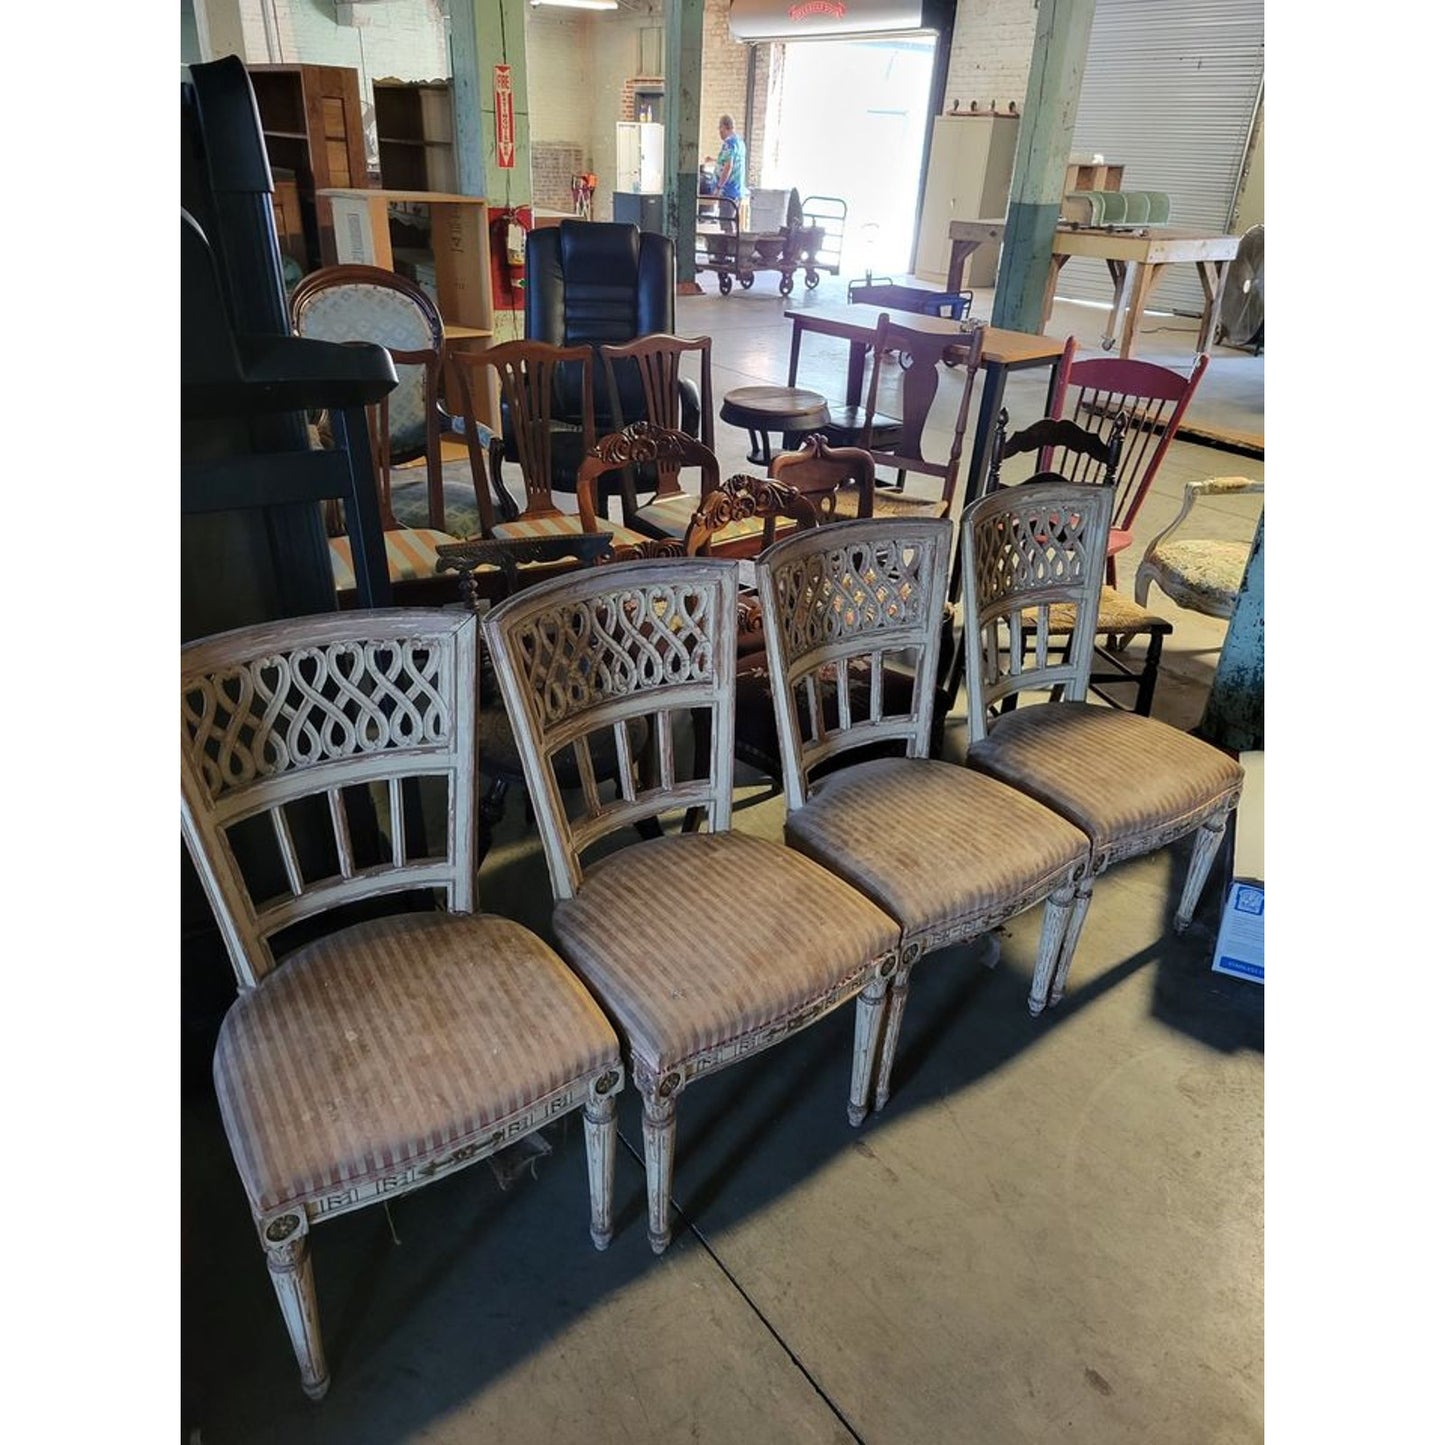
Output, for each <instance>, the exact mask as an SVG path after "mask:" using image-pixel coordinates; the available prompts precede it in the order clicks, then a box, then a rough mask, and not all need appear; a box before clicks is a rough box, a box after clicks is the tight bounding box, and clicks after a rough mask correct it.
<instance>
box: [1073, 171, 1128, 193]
mask: <svg viewBox="0 0 1445 1445" xmlns="http://www.w3.org/2000/svg"><path fill="white" fill-rule="evenodd" d="M1123 189H1124V167H1123V166H1113V165H1108V164H1105V165H1100V166H1095V165H1070V166H1068V167H1066V168H1065V170H1064V194H1065V195H1066V196H1067V195H1068V194H1069V192H1070V191H1122V190H1123Z"/></svg>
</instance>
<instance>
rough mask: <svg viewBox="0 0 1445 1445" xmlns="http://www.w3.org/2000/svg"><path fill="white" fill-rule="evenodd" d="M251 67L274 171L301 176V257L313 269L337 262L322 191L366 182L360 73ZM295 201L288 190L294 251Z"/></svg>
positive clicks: (342, 68) (300, 67)
mask: <svg viewBox="0 0 1445 1445" xmlns="http://www.w3.org/2000/svg"><path fill="white" fill-rule="evenodd" d="M246 70H247V73H248V74H249V75H250V77H251V89H252V90H253V91H254V92H255V95H256V109H257V110H258V111H259V112H260V115H261V131H262V134H263V135H264V137H265V141H266V155H267V157H268V159H269V160H270V162H271V170H272V172H273V173H275V172H286V173H288V178H289V179H291V180H294V182H295V188H296V199H295V203H296V204H299V208H300V219H301V223H302V228H303V233H304V237H305V245H304V251H305V254H304V255H297V256H296V257H295V259H296V260H298V261H300V262H301V263H302V266H303V269H306V270H311V269H313V268H314V267H316V266H321V265H331V264H333V263H334V262H335V261H336V238H335V235H334V234H333V232H332V230H331V227H330V224H329V215H328V216H323V215H322V214H321V213H320V210H319V209H318V207H317V205H316V196H317V193H318V192H319V191H322V190H326V189H329V188H334V187H350V186H365V185H366V147H365V145H364V143H363V141H362V128H361V85H360V81H359V78H358V76H357V72H356V71H355V70H351V69H348V68H347V67H346V66H343V65H248V66H247V67H246ZM291 204H292V203H291V201H290V198H289V196H288V197H287V198H286V200H285V201H283V202H281V203H280V209H281V211H282V215H283V217H284V219H285V221H286V224H287V226H288V231H287V235H288V236H289V237H290V238H291V239H290V241H289V242H288V250H291V248H292V247H294V246H295V239H294V238H295V230H294V219H293V217H292V215H290V214H289V213H288V212H287V207H288V206H289V205H291ZM321 209H324V208H321ZM278 234H279V228H278ZM291 254H293V255H294V254H295V252H294V250H291Z"/></svg>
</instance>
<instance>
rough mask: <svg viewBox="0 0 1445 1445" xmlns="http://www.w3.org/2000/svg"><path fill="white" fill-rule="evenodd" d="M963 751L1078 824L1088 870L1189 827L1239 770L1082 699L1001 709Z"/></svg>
mask: <svg viewBox="0 0 1445 1445" xmlns="http://www.w3.org/2000/svg"><path fill="white" fill-rule="evenodd" d="M967 761H968V766H969V767H971V768H977V769H979V770H981V771H983V772H986V773H988V774H989V775H990V776H991V777H995V778H997V779H998V780H999V781H1000V782H1004V783H1007V784H1008V785H1009V786H1010V787H1014V788H1018V789H1019V790H1020V791H1021V792H1025V793H1028V794H1029V796H1030V797H1033V798H1036V799H1038V801H1039V802H1041V803H1044V804H1046V805H1047V806H1048V807H1050V808H1052V809H1053V810H1054V811H1055V812H1057V813H1060V814H1062V815H1063V816H1064V817H1065V818H1067V819H1068V820H1069V821H1070V822H1071V823H1074V824H1075V825H1076V826H1077V827H1079V828H1082V829H1083V831H1084V832H1085V833H1087V834H1088V835H1089V842H1090V844H1091V846H1092V848H1093V859H1092V861H1091V864H1090V867H1091V868H1092V870H1093V871H1094V872H1098V871H1099V870H1100V869H1101V868H1105V867H1107V866H1108V865H1109V864H1110V863H1114V862H1117V861H1118V860H1119V859H1121V858H1132V857H1133V856H1134V855H1135V854H1138V853H1148V852H1151V851H1153V850H1154V849H1155V848H1160V847H1163V845H1164V844H1165V843H1168V842H1171V841H1172V840H1173V839H1175V838H1180V837H1183V836H1184V834H1186V833H1189V832H1192V831H1193V830H1194V829H1195V828H1196V827H1198V826H1199V824H1200V823H1202V822H1203V821H1204V819H1205V818H1207V817H1208V816H1209V815H1210V814H1211V813H1213V812H1214V811H1215V810H1216V809H1218V808H1219V807H1221V806H1222V805H1224V804H1225V803H1229V802H1232V801H1237V799H1238V797H1239V789H1240V786H1241V784H1242V782H1243V780H1244V771H1243V769H1242V768H1241V767H1240V766H1239V764H1238V763H1237V762H1235V761H1234V759H1233V758H1231V757H1230V756H1229V755H1228V754H1227V753H1222V752H1220V751H1219V749H1218V748H1214V747H1211V746H1210V745H1209V744H1208V743H1205V742H1201V741H1200V740H1199V739H1198V738H1192V737H1190V736H1189V734H1188V733H1185V732H1181V731H1180V730H1179V729H1178V728H1176V727H1171V726H1170V725H1169V724H1168V723H1165V722H1160V721H1159V720H1158V719H1157V718H1147V717H1138V716H1136V715H1135V714H1134V713H1131V712H1120V711H1119V710H1118V709H1116V708H1111V707H1095V706H1093V705H1091V704H1089V703H1086V702H1048V703H1036V704H1034V705H1033V706H1030V707H1020V708H1018V709H1017V710H1016V711H1014V712H1007V713H1004V714H1003V715H1002V716H1001V717H1000V718H999V719H998V720H997V722H995V723H994V725H993V728H992V731H990V733H989V735H988V737H987V738H985V739H984V740H983V741H981V742H977V743H974V744H973V745H972V746H971V747H970V748H969V750H968V759H967Z"/></svg>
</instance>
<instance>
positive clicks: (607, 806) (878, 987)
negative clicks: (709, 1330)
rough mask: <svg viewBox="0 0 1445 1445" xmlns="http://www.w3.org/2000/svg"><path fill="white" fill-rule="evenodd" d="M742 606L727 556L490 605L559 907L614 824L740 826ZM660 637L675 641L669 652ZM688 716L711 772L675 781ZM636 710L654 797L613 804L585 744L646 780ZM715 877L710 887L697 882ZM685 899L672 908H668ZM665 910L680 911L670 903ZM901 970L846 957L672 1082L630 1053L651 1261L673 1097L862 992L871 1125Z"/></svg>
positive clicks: (664, 1191) (607, 575)
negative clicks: (562, 778) (680, 732)
mask: <svg viewBox="0 0 1445 1445" xmlns="http://www.w3.org/2000/svg"><path fill="white" fill-rule="evenodd" d="M737 603H738V576H737V567H736V566H735V565H734V564H733V563H731V562H729V561H727V560H725V559H719V558H706V557H692V558H688V559H686V560H677V561H674V560H666V561H661V562H658V561H644V562H633V563H622V564H618V565H615V566H612V567H606V568H603V569H600V571H595V572H590V573H586V574H577V575H575V576H572V577H564V578H559V579H558V580H557V581H555V582H550V583H543V584H541V585H540V586H537V587H533V588H529V589H528V590H527V591H525V592H523V593H521V594H519V595H518V596H516V597H514V598H512V599H510V600H509V601H507V602H505V603H502V604H501V605H499V606H497V607H494V608H493V609H492V610H491V611H489V612H488V613H487V615H486V617H485V618H484V619H483V620H482V631H483V635H484V636H485V638H486V641H487V645H488V647H489V648H490V650H491V654H492V659H493V664H494V666H495V667H496V671H497V677H498V681H499V682H500V684H501V687H502V694H503V697H504V698H505V699H506V703H507V709H508V712H509V714H510V715H511V719H512V726H513V728H514V729H515V731H516V734H517V737H518V740H519V741H520V742H521V743H522V757H523V762H524V765H525V767H526V772H527V785H528V788H529V790H530V792H531V795H532V801H533V806H534V807H535V808H536V811H537V822H538V827H539V829H540V830H541V834H542V844H543V851H544V853H545V855H546V859H547V869H548V873H549V875H550V877H551V882H552V893H553V897H554V898H555V899H557V900H559V901H560V900H563V899H569V898H574V897H576V896H577V894H578V892H579V890H580V889H581V888H582V886H583V878H584V869H583V865H582V861H581V855H582V852H583V850H584V849H586V848H587V847H588V846H590V845H591V844H593V843H596V842H598V841H599V840H600V839H602V838H604V837H606V836H607V835H608V834H610V833H612V832H614V831H615V830H616V829H618V828H623V827H627V826H635V825H636V823H637V822H638V821H639V820H641V819H644V818H649V817H651V818H656V817H660V816H661V815H663V814H665V813H671V812H674V811H677V810H682V809H688V810H691V809H701V810H702V811H703V814H704V815H705V817H706V820H707V824H708V827H709V829H710V830H711V831H712V832H713V833H726V832H727V831H728V830H729V828H730V827H731V823H732V793H733V756H732V755H733V706H734V685H735V666H736V647H737V625H736V619H737ZM639 618H647V619H649V620H650V621H649V625H648V627H646V628H641V627H639V626H637V625H636V619H639ZM564 632H566V633H567V634H568V636H569V638H570V645H571V651H572V654H573V657H572V660H571V662H568V661H566V660H564V659H563V658H562V656H561V654H562V652H563V651H564V650H565V649H564V648H563V645H562V641H561V639H562V636H563V633H564ZM584 633H585V634H586V635H585V636H584ZM689 634H690V635H689ZM654 638H656V639H657V640H659V641H661V640H663V639H668V640H667V642H666V644H665V646H664V647H661V648H659V647H658V646H657V644H656V642H655V641H654ZM689 645H690V647H691V650H690V651H688V648H689ZM624 653H625V654H626V655H627V656H628V657H629V658H630V660H631V665H629V664H626V663H621V662H619V663H616V664H615V665H614V666H613V667H611V668H610V669H604V668H602V667H597V666H594V664H595V663H596V662H597V661H598V660H599V659H602V658H604V657H606V658H614V659H615V658H618V657H620V656H621V655H622V654H624ZM664 654H667V655H668V657H670V658H671V661H669V660H668V657H665V656H664ZM679 711H685V712H687V713H689V714H695V713H697V712H699V711H701V712H704V713H706V714H708V729H709V735H710V736H709V744H708V747H707V750H706V757H707V773H706V776H705V777H702V778H695V779H692V780H688V781H679V779H678V776H677V769H676V760H675V757H674V754H673V747H672V728H671V715H672V714H674V713H676V712H679ZM639 716H650V717H651V718H653V719H654V728H655V736H656V738H657V739H658V748H659V766H658V768H657V770H656V776H655V779H653V778H649V780H648V781H649V784H650V785H649V786H643V787H634V786H632V785H631V784H630V781H629V785H628V786H627V787H625V789H624V793H623V796H622V797H620V798H619V799H618V800H616V801H615V802H611V803H607V802H604V801H603V800H602V798H601V797H600V796H599V794H598V790H597V785H596V780H595V778H594V777H593V776H592V765H591V758H590V755H589V752H588V748H587V744H586V739H587V736H588V735H589V734H591V733H594V732H598V731H602V730H604V729H610V730H611V732H612V735H613V737H614V739H615V743H616V747H617V749H618V756H619V767H618V774H619V776H620V777H623V778H625V779H629V780H630V779H631V778H632V777H633V776H634V774H635V773H636V772H637V770H636V769H634V768H633V767H632V766H631V763H632V759H631V755H630V744H629V741H628V736H627V723H628V722H629V721H630V720H631V719H632V718H635V717H639ZM568 748H570V749H572V750H573V752H574V755H575V757H576V760H577V765H578V769H579V771H580V772H581V775H582V792H583V799H584V809H585V811H584V814H583V815H582V816H581V818H580V819H577V820H574V819H571V818H569V816H568V814H567V809H566V806H565V803H564V800H563V798H562V795H561V790H560V789H559V787H558V785H557V777H556V769H555V767H554V766H553V762H552V760H553V759H554V758H555V757H556V756H557V755H558V754H559V753H560V752H562V751H563V750H564V749H568ZM664 841H666V840H664ZM677 841H681V840H677ZM777 846H778V847H779V849H780V851H782V846H781V845H777ZM706 883H707V880H706V879H699V880H698V886H699V887H706ZM679 902H680V900H672V901H671V906H676V905H677V904H678V903H679ZM658 906H662V907H666V906H669V902H668V900H659V904H658ZM617 926H618V927H619V928H625V927H626V920H625V919H621V918H619V919H618V920H617ZM726 948H727V939H726V938H724V937H719V938H718V940H717V949H718V951H719V953H722V952H723V951H725V950H726ZM896 966H897V951H896V949H891V950H889V951H888V952H886V953H884V954H883V955H881V956H879V957H877V958H873V959H869V960H858V961H857V963H856V965H855V964H854V963H853V961H849V963H848V964H847V966H846V968H843V969H842V970H840V976H839V977H838V978H837V980H836V981H835V983H834V985H833V986H832V987H831V988H830V989H829V991H828V993H827V994H826V996H825V997H823V998H818V999H814V1000H812V1001H810V1002H809V1003H808V1004H806V1005H805V1006H803V1007H802V1008H799V1009H796V1010H794V1011H792V1012H791V1013H789V1014H785V1015H783V1016H779V1017H775V1018H773V1019H772V1020H770V1021H769V1022H768V1023H767V1024H766V1025H764V1026H763V1027H760V1028H755V1029H752V1030H749V1031H744V1032H742V1033H740V1034H738V1035H736V1036H734V1037H733V1038H732V1039H730V1040H729V1041H728V1042H726V1043H724V1044H719V1045H717V1046H714V1047H709V1048H704V1049H702V1050H700V1051H698V1052H695V1053H693V1054H692V1055H691V1056H689V1057H687V1058H685V1059H683V1060H682V1061H680V1062H679V1063H677V1064H676V1065H675V1066H674V1067H673V1068H671V1069H670V1070H669V1071H668V1072H666V1073H665V1074H664V1075H663V1076H662V1077H658V1076H656V1075H655V1074H654V1073H653V1072H652V1071H651V1070H649V1069H648V1068H647V1067H646V1066H645V1065H644V1064H643V1062H642V1061H641V1060H640V1059H639V1058H638V1057H636V1055H634V1057H633V1061H632V1070H633V1080H634V1082H635V1084H636V1086H637V1089H638V1091H639V1093H640V1094H641V1095H642V1104H643V1145H644V1152H645V1155H646V1165H647V1199H648V1236H649V1239H650V1242H651V1244H652V1248H653V1250H654V1252H655V1253H659V1254H660V1253H661V1252H662V1251H663V1250H664V1249H666V1248H667V1245H668V1242H669V1239H670V1237H671V1223H670V1220H669V1217H668V1203H669V1198H670V1194H671V1182H672V1171H673V1157H674V1151H675V1142H676V1128H677V1114H676V1111H677V1101H678V1097H679V1096H680V1095H681V1093H682V1092H683V1090H684V1089H685V1088H686V1087H687V1085H689V1084H690V1083H692V1082H693V1081H694V1080H695V1079H699V1078H702V1077H704V1076H705V1075H708V1074H711V1073H714V1072H716V1071H717V1070H719V1069H721V1068H724V1067H726V1066H727V1065H728V1064H730V1063H733V1062H735V1061H736V1060H738V1059H740V1058H743V1057H746V1056H748V1055H750V1054H753V1053H757V1052H759V1051H760V1050H762V1049H766V1048H768V1047H770V1046H772V1045H773V1044H776V1043H780V1042H781V1041H782V1040H783V1039H784V1038H787V1037H789V1036H790V1035H791V1034H792V1033H794V1032H796V1031H797V1030H798V1029H799V1028H802V1027H805V1026H806V1025H808V1024H810V1023H813V1022H815V1021H816V1020H818V1019H820V1018H822V1017H823V1016H824V1015H825V1014H828V1013H830V1012H832V1011H833V1010H834V1009H835V1008H837V1007H839V1006H841V1005H843V1004H845V1003H847V1002H848V1001H849V1000H850V999H853V998H855V997H856V998H857V999H858V1009H857V1020H856V1026H855V1031H854V1045H853V1067H852V1083H851V1087H850V1093H849V1106H848V1115H849V1119H850V1121H852V1122H853V1123H858V1122H860V1121H861V1120H862V1118H863V1117H864V1115H865V1114H866V1112H867V1094H868V1088H869V1081H870V1080H871V1078H872V1075H873V1071H874V1067H875V1064H876V1060H877V1054H878V1044H879V1033H880V1027H881V1024H882V1004H883V1002H884V999H885V995H886V992H887V988H888V980H889V978H890V976H891V975H892V973H893V970H894V968H895V967H896Z"/></svg>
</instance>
